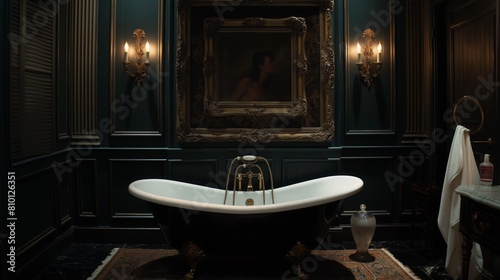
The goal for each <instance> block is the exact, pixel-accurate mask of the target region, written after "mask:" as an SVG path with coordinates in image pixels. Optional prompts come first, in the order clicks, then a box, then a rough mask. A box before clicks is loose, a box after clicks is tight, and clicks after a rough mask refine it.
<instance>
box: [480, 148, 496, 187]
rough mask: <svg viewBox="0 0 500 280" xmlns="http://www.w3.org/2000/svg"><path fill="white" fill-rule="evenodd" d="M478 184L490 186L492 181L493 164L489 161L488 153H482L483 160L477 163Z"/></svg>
mask: <svg viewBox="0 0 500 280" xmlns="http://www.w3.org/2000/svg"><path fill="white" fill-rule="evenodd" d="M479 178H480V184H481V185H485V186H491V184H492V183H493V164H492V163H491V162H490V155H489V154H485V155H484V161H483V162H482V163H481V164H480V165H479Z"/></svg>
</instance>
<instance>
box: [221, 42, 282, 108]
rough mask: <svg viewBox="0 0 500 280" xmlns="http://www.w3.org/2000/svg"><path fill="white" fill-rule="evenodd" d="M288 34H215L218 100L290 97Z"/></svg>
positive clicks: (264, 99)
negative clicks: (217, 35) (217, 47)
mask: <svg viewBox="0 0 500 280" xmlns="http://www.w3.org/2000/svg"><path fill="white" fill-rule="evenodd" d="M290 40H291V37H290V34H288V33H272V32H234V33H233V32H229V33H221V34H219V44H218V45H219V53H218V54H219V65H220V68H219V77H218V78H219V90H218V93H219V96H218V97H219V100H220V101H230V102H238V101H241V102H268V101H291V99H292V96H291V85H292V81H291V75H292V68H291V67H292V66H291V56H292V53H291V52H292V50H291V47H290Z"/></svg>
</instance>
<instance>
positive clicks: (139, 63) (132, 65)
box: [123, 28, 149, 87]
mask: <svg viewBox="0 0 500 280" xmlns="http://www.w3.org/2000/svg"><path fill="white" fill-rule="evenodd" d="M133 38H134V39H135V46H134V51H133V54H132V57H133V58H134V59H133V60H132V61H129V60H128V54H127V52H128V43H125V61H124V62H123V66H124V67H125V72H126V73H127V75H128V76H129V77H130V78H133V79H135V83H136V84H137V86H138V87H140V86H141V85H142V82H143V81H144V79H145V78H146V75H147V73H148V68H149V42H147V43H146V44H143V41H144V38H146V33H145V32H144V30H142V29H140V28H138V29H136V30H135V31H134V34H133ZM144 49H146V53H145V54H146V57H145V61H143V59H142V57H143V56H144Z"/></svg>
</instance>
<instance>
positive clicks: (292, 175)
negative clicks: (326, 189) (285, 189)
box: [282, 158, 340, 186]
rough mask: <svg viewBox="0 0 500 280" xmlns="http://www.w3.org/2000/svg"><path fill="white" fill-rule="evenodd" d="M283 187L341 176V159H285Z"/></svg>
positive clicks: (283, 164)
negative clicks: (325, 177) (320, 178)
mask: <svg viewBox="0 0 500 280" xmlns="http://www.w3.org/2000/svg"><path fill="white" fill-rule="evenodd" d="M282 168H283V171H282V174H283V179H282V181H283V185H284V186H286V185H290V184H293V183H298V182H302V181H306V180H310V179H314V178H319V177H324V176H331V175H336V174H339V171H340V170H339V168H340V159H338V158H337V159H291V158H286V159H283V163H282Z"/></svg>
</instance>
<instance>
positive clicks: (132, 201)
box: [109, 159, 167, 225]
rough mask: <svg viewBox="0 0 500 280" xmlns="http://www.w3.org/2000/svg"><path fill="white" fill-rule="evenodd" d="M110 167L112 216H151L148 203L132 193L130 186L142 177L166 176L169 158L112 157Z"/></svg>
mask: <svg viewBox="0 0 500 280" xmlns="http://www.w3.org/2000/svg"><path fill="white" fill-rule="evenodd" d="M109 168H110V183H111V185H110V188H109V191H110V206H111V209H110V210H111V213H110V215H111V217H112V218H113V219H116V218H131V217H141V216H145V215H146V216H150V215H151V214H150V210H149V208H148V206H147V204H146V203H145V202H144V201H142V200H140V199H138V198H136V197H134V196H133V195H131V194H130V193H129V191H128V186H129V185H130V183H132V182H133V181H136V180H140V179H152V178H158V179H164V178H166V177H167V160H165V159H110V160H109ZM129 225H130V222H129Z"/></svg>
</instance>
